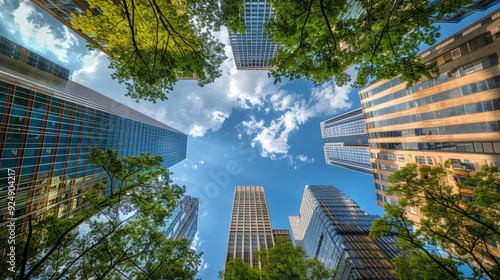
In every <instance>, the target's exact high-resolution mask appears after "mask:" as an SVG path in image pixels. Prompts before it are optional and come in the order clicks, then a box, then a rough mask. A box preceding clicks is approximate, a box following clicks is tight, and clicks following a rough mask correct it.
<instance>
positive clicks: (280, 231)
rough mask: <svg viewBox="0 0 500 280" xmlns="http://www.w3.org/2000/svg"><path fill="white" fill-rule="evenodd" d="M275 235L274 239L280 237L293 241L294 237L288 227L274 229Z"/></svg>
mask: <svg viewBox="0 0 500 280" xmlns="http://www.w3.org/2000/svg"><path fill="white" fill-rule="evenodd" d="M273 236H274V240H276V238H277V237H279V238H283V239H285V240H287V241H290V242H292V237H291V236H290V232H289V231H288V229H273Z"/></svg>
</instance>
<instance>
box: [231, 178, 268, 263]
mask: <svg viewBox="0 0 500 280" xmlns="http://www.w3.org/2000/svg"><path fill="white" fill-rule="evenodd" d="M274 244H275V243H274V234H273V228H272V226H271V219H270V217H269V210H268V208H267V200H266V193H265V192H264V187H255V186H250V187H236V189H235V191H234V201H233V211H232V214H231V224H230V227H229V238H228V241H227V252H226V264H227V262H228V261H229V259H231V258H241V259H243V260H244V261H245V263H247V264H249V265H250V266H252V267H258V268H262V264H261V263H260V262H259V261H256V260H254V258H253V253H255V252H257V251H259V250H260V249H263V248H265V249H270V248H272V247H274Z"/></svg>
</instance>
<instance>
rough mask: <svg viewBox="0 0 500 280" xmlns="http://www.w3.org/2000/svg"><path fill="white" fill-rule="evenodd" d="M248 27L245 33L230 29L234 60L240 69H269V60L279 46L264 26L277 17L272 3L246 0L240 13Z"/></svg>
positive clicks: (261, 0)
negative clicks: (267, 33)
mask: <svg viewBox="0 0 500 280" xmlns="http://www.w3.org/2000/svg"><path fill="white" fill-rule="evenodd" d="M240 16H241V18H242V19H243V21H244V23H245V25H246V27H247V29H246V31H245V32H244V33H234V32H232V31H229V39H230V42H231V48H232V50H233V55H234V62H235V63H236V68H237V69H239V70H267V69H269V68H271V67H270V65H269V61H270V60H271V59H272V58H273V57H274V55H275V54H276V52H277V51H278V49H279V47H278V46H276V44H275V43H274V41H273V39H272V37H271V36H268V35H266V33H265V28H264V26H265V25H266V24H267V22H268V21H269V20H270V19H274V18H275V17H276V12H275V10H274V8H273V7H272V6H271V3H270V2H269V1H266V0H253V1H252V0H245V1H244V3H243V9H242V11H241V13H240Z"/></svg>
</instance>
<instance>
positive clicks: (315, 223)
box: [289, 185, 399, 280]
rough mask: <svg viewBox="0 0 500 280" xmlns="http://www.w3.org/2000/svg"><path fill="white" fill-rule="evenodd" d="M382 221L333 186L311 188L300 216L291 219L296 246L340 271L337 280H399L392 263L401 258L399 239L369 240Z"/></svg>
mask: <svg viewBox="0 0 500 280" xmlns="http://www.w3.org/2000/svg"><path fill="white" fill-rule="evenodd" d="M378 218H380V217H378V216H374V215H369V214H368V213H366V212H365V211H364V210H363V209H361V208H360V207H359V206H358V205H356V203H354V201H352V200H351V199H349V198H348V197H346V196H345V195H344V194H343V193H342V192H340V191H339V190H338V189H336V188H335V187H333V186H330V185H307V186H306V187H305V189H304V194H303V196H302V202H301V203H300V214H299V216H292V217H289V219H290V225H291V228H292V234H293V238H294V239H295V242H296V245H300V246H302V247H303V249H304V250H305V251H306V253H307V254H308V255H309V256H310V257H317V258H318V260H319V261H321V262H322V263H323V264H324V265H325V267H326V268H327V269H335V270H337V275H336V279H337V280H347V279H398V278H397V277H396V273H395V271H394V267H393V265H392V263H391V261H390V260H391V259H392V258H394V257H396V256H397V255H398V254H399V251H398V249H397V248H396V247H395V245H394V244H395V243H396V242H397V240H396V238H395V237H394V236H385V237H382V238H380V239H378V240H374V239H371V238H370V237H368V234H369V232H370V228H371V225H372V223H373V220H375V219H378Z"/></svg>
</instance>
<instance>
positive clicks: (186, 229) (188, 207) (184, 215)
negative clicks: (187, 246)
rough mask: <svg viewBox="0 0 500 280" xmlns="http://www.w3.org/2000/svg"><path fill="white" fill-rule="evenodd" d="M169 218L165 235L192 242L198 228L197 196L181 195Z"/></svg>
mask: <svg viewBox="0 0 500 280" xmlns="http://www.w3.org/2000/svg"><path fill="white" fill-rule="evenodd" d="M171 218H172V220H171V221H169V223H168V226H167V230H166V231H165V237H166V238H173V239H174V240H177V239H180V238H186V239H188V240H189V243H191V242H193V239H194V236H195V235H196V230H197V229H198V198H196V197H191V196H188V195H186V196H183V197H182V198H181V199H180V200H179V202H178V203H177V207H176V208H175V210H174V212H173V213H172V216H171Z"/></svg>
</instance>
